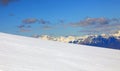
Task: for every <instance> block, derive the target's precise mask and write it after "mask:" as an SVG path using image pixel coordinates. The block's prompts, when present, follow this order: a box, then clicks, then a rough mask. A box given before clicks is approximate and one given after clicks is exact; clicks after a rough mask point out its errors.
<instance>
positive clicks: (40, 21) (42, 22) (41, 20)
mask: <svg viewBox="0 0 120 71" xmlns="http://www.w3.org/2000/svg"><path fill="white" fill-rule="evenodd" d="M39 23H40V24H50V21H47V20H44V19H40V20H39Z"/></svg>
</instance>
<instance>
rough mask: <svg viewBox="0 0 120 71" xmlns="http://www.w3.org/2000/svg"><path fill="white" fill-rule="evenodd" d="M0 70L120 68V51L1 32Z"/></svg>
mask: <svg viewBox="0 0 120 71" xmlns="http://www.w3.org/2000/svg"><path fill="white" fill-rule="evenodd" d="M0 71H120V51H119V50H114V49H106V48H98V47H91V46H84V45H75V44H68V43H61V42H56V41H48V40H41V39H36V38H30V37H23V36H17V35H11V34H5V33H0Z"/></svg>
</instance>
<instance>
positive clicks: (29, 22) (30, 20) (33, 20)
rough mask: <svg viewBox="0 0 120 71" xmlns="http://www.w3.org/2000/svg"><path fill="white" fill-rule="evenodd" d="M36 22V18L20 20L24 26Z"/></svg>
mask: <svg viewBox="0 0 120 71" xmlns="http://www.w3.org/2000/svg"><path fill="white" fill-rule="evenodd" d="M36 22H38V19H36V18H27V19H24V20H22V23H24V24H34V23H36Z"/></svg>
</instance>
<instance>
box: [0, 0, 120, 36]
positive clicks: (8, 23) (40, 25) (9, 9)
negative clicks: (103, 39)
mask: <svg viewBox="0 0 120 71" xmlns="http://www.w3.org/2000/svg"><path fill="white" fill-rule="evenodd" d="M2 1H3V2H2ZM0 16H1V17H0V25H1V26H0V32H6V33H12V34H19V35H25V36H31V35H34V34H40V35H41V34H47V35H56V36H66V35H85V34H100V33H111V32H115V31H117V30H120V27H118V26H120V25H119V22H120V21H119V19H120V18H119V17H120V0H19V1H12V0H8V2H4V0H1V5H0ZM101 22H102V23H101ZM105 28H106V29H105ZM96 29H97V31H96Z"/></svg>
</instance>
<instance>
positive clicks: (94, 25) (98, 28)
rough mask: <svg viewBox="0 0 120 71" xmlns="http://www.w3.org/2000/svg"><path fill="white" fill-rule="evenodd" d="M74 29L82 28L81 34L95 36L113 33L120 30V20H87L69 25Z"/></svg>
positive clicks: (101, 18)
mask: <svg viewBox="0 0 120 71" xmlns="http://www.w3.org/2000/svg"><path fill="white" fill-rule="evenodd" d="M69 25H70V26H72V27H73V28H74V27H75V28H76V27H77V28H79V27H81V28H83V29H82V30H79V31H78V32H79V33H86V34H95V33H113V32H116V31H118V30H120V19H119V18H111V19H109V18H104V17H100V18H86V19H84V20H82V21H80V22H77V23H69Z"/></svg>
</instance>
